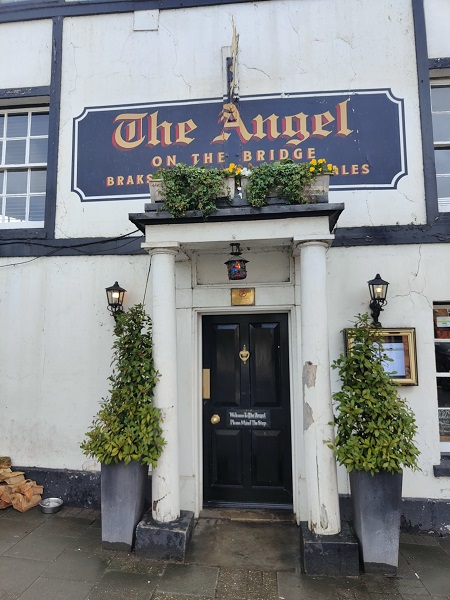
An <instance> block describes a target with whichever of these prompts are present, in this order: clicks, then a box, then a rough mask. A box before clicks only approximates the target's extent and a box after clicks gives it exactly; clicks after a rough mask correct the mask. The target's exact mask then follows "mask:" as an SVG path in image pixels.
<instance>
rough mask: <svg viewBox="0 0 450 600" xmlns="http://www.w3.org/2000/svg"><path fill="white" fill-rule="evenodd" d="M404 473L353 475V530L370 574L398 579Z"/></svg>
mask: <svg viewBox="0 0 450 600" xmlns="http://www.w3.org/2000/svg"><path fill="white" fill-rule="evenodd" d="M402 478H403V473H394V474H391V473H388V472H387V471H381V472H380V473H375V474H374V475H371V474H370V473H368V472H367V471H352V472H351V473H350V488H351V496H352V506H353V528H354V530H355V534H356V537H357V538H358V543H359V546H360V555H361V562H362V563H363V565H364V571H365V572H366V573H380V574H384V575H396V574H397V569H398V550H399V539H400V511H401V500H402Z"/></svg>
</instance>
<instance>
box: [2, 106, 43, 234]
mask: <svg viewBox="0 0 450 600" xmlns="http://www.w3.org/2000/svg"><path fill="white" fill-rule="evenodd" d="M49 108H50V107H49V106H48V105H39V106H31V107H26V108H24V107H19V106H15V107H13V108H11V107H4V106H0V116H2V115H5V121H6V123H5V127H4V131H0V136H2V137H1V138H0V139H1V140H2V141H3V147H1V155H0V172H2V173H3V174H5V173H6V177H3V185H1V186H0V196H1V200H2V201H1V203H0V210H1V211H2V214H3V211H6V206H7V199H8V193H7V180H8V178H9V176H10V174H11V173H26V174H27V189H26V192H25V193H24V192H18V193H17V195H16V196H17V197H19V198H22V197H24V198H25V200H26V208H27V209H28V210H27V212H28V211H29V207H30V201H31V198H32V197H38V196H43V197H44V199H45V194H46V185H45V189H44V190H43V191H42V192H36V193H32V192H31V190H30V184H31V179H32V176H31V172H32V171H45V180H46V181H47V168H48V139H49V127H47V132H46V134H39V135H33V134H32V130H31V127H32V119H33V115H38V114H47V115H49V114H50V113H49ZM12 115H27V131H26V135H25V136H24V135H19V136H16V137H17V139H18V140H24V141H25V145H26V155H25V160H24V162H21V163H7V162H6V153H7V148H8V140H9V142H11V141H14V139H11V137H9V138H8V136H7V122H8V120H9V118H10V117H11V116H12ZM2 134H4V137H3V135H2ZM37 139H45V140H46V141H47V154H46V160H45V162H30V147H31V142H32V140H37ZM27 159H28V160H27ZM9 195H11V194H9ZM43 217H44V218H43V219H42V220H36V221H34V220H29V219H28V220H26V221H16V222H15V221H13V222H8V221H3V218H2V219H0V230H7V231H11V230H16V229H33V228H35V229H36V228H37V229H43V228H44V227H45V205H44V215H43Z"/></svg>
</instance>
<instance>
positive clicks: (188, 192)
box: [154, 163, 230, 217]
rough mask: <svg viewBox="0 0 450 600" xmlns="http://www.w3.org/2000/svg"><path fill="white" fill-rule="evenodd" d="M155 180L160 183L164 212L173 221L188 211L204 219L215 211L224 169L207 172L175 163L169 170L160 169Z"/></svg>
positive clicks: (202, 168) (221, 195)
mask: <svg viewBox="0 0 450 600" xmlns="http://www.w3.org/2000/svg"><path fill="white" fill-rule="evenodd" d="M154 177H155V178H157V179H162V187H161V196H162V199H163V201H164V208H165V209H166V210H167V211H168V212H169V213H170V214H171V215H173V216H174V217H183V216H184V215H185V214H186V211H188V210H199V211H200V212H201V213H202V215H203V216H204V217H207V216H208V215H209V214H210V213H211V212H213V211H215V210H217V203H216V201H217V198H224V197H225V198H227V200H229V201H230V196H229V195H227V196H225V195H224V180H225V177H226V173H225V171H224V170H223V169H214V168H211V169H206V168H205V167H194V166H189V165H185V164H183V163H178V164H177V165H176V166H174V167H172V168H170V169H159V170H158V171H157V172H156V173H155V175H154Z"/></svg>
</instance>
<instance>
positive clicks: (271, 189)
mask: <svg viewBox="0 0 450 600" xmlns="http://www.w3.org/2000/svg"><path fill="white" fill-rule="evenodd" d="M329 175H334V167H333V165H332V164H330V163H327V162H326V160H325V159H324V158H321V159H319V160H316V159H313V160H312V161H311V162H309V163H295V162H294V161H292V160H291V159H286V160H283V161H277V162H273V163H263V164H261V165H258V166H257V167H254V168H253V169H252V171H251V173H250V174H249V177H248V185H247V189H246V196H247V201H248V203H249V204H250V205H251V206H264V205H265V204H267V198H270V197H275V198H286V199H287V201H288V202H289V203H296V204H308V203H311V202H318V201H320V200H319V198H320V197H326V196H327V194H328V183H329V177H328V176H329ZM323 176H325V177H323ZM318 178H320V185H319V184H318V182H317V180H318ZM322 178H323V179H324V181H322Z"/></svg>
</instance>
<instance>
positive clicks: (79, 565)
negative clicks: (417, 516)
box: [0, 507, 450, 600]
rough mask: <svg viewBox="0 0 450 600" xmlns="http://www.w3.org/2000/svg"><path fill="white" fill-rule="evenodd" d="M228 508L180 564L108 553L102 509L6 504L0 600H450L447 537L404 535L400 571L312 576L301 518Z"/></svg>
mask: <svg viewBox="0 0 450 600" xmlns="http://www.w3.org/2000/svg"><path fill="white" fill-rule="evenodd" d="M224 512H225V511H215V512H214V511H212V512H211V511H210V512H206V514H205V515H204V516H203V517H202V518H200V519H199V520H198V522H197V524H196V527H195V531H194V538H193V543H192V546H191V549H190V551H189V554H188V557H187V560H186V562H185V563H184V564H179V563H158V562H154V561H151V560H147V559H139V558H136V556H135V555H134V554H133V553H131V554H127V553H121V552H112V551H106V550H102V548H101V535H100V518H99V513H98V512H97V511H91V510H87V509H76V508H67V507H64V508H63V509H62V510H61V511H60V512H59V513H57V514H56V515H45V514H43V513H42V512H40V509H39V508H38V507H37V508H34V509H32V510H30V511H28V512H26V513H23V514H21V513H18V512H16V511H14V510H13V509H11V508H8V509H6V510H2V511H0V600H13V599H20V600H100V599H108V600H182V599H184V598H191V599H192V600H209V599H216V600H322V599H325V600H329V599H330V600H390V599H392V600H394V599H398V600H414V599H415V600H424V599H426V598H433V599H434V600H450V537H448V538H439V537H437V536H433V535H409V534H402V537H401V546H400V565H399V574H398V577H395V578H387V577H381V576H370V575H361V576H360V577H339V578H338V577H311V576H307V575H304V574H302V573H300V568H299V530H298V527H297V526H296V525H295V524H293V523H292V522H290V521H286V520H280V521H278V522H264V521H262V522H260V521H258V520H256V521H253V522H237V521H235V520H232V518H229V517H230V516H231V517H232V516H233V515H232V513H230V514H229V515H228V517H226V518H225V517H224ZM255 514H257V513H255Z"/></svg>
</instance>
